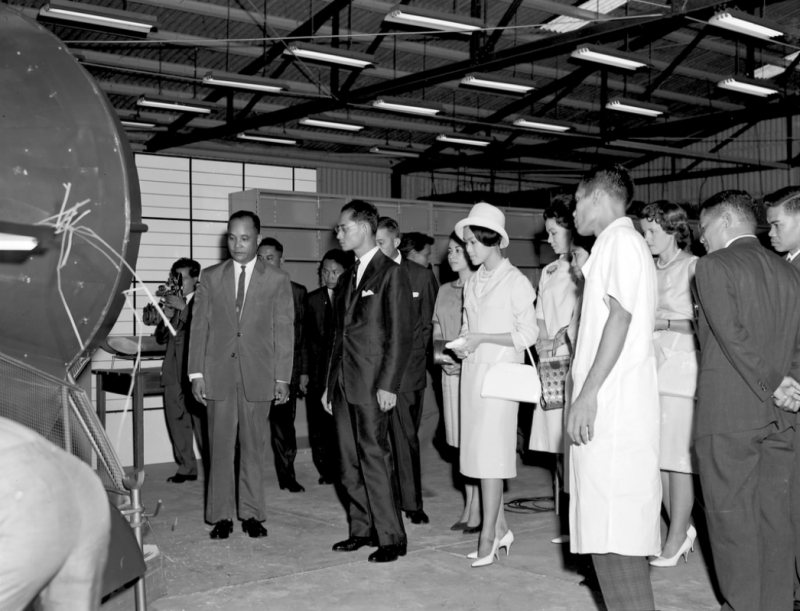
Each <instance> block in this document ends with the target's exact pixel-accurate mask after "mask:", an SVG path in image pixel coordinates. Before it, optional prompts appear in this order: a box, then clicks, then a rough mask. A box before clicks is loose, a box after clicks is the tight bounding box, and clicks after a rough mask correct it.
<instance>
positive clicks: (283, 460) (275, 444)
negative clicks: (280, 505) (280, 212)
mask: <svg viewBox="0 0 800 611" xmlns="http://www.w3.org/2000/svg"><path fill="white" fill-rule="evenodd" d="M258 256H259V257H261V258H262V259H264V261H266V262H267V263H269V264H270V265H274V266H275V267H277V268H278V269H280V268H282V267H283V244H281V243H280V242H278V240H276V239H275V238H264V239H263V240H261V243H260V244H259V245H258ZM307 296H308V291H307V290H306V287H304V286H303V285H302V284H297V283H296V282H292V300H293V301H294V365H293V366H292V380H291V384H290V385H289V400H288V401H287V402H286V403H284V404H283V405H282V406H281V407H279V408H277V409H271V410H270V412H269V424H270V429H271V433H272V452H273V454H274V455H275V472H276V473H277V474H278V485H279V486H280V488H281V490H288V491H289V492H305V490H306V489H305V488H303V486H301V485H300V484H299V483H298V482H297V478H296V477H295V473H294V459H295V457H296V456H297V433H296V432H295V429H294V419H295V417H296V416H297V396H298V395H305V394H306V389H307V387H308V359H307V356H306V342H305V339H304V338H303V321H304V320H305V315H306V307H307V304H306V298H307Z"/></svg>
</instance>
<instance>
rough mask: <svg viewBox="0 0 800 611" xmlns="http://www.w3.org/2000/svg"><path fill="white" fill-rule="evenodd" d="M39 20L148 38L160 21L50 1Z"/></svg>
mask: <svg viewBox="0 0 800 611" xmlns="http://www.w3.org/2000/svg"><path fill="white" fill-rule="evenodd" d="M38 18H39V19H41V20H44V21H59V22H68V23H76V24H83V25H87V26H95V27H97V28H100V29H106V30H118V31H124V32H127V33H130V34H136V35H139V36H147V35H148V34H149V33H150V32H152V31H154V30H156V29H158V21H157V19H156V18H155V17H153V16H152V15H145V14H143V13H132V12H130V11H120V10H116V9H110V8H103V7H99V6H96V5H94V4H84V3H82V2H69V1H68V0H50V2H49V3H48V4H45V5H44V6H43V7H42V8H41V9H39V15H38Z"/></svg>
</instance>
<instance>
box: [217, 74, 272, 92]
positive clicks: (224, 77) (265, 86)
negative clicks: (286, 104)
mask: <svg viewBox="0 0 800 611" xmlns="http://www.w3.org/2000/svg"><path fill="white" fill-rule="evenodd" d="M203 82H204V83H205V84H206V85H216V86H218V87H231V88H232V89H247V90H250V91H264V92H266V93H279V92H281V91H284V90H285V89H286V87H284V86H283V85H282V84H281V83H279V82H278V81H272V80H270V79H265V78H258V77H252V76H245V75H243V74H220V73H214V72H209V73H208V74H206V75H205V76H204V77H203Z"/></svg>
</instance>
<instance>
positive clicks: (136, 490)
mask: <svg viewBox="0 0 800 611" xmlns="http://www.w3.org/2000/svg"><path fill="white" fill-rule="evenodd" d="M123 481H124V484H125V488H127V489H128V490H129V491H130V493H131V504H130V506H127V507H122V508H120V512H121V513H122V515H124V516H126V517H127V518H128V521H129V522H130V523H131V528H132V529H133V534H134V536H135V537H136V542H137V543H138V544H139V549H140V550H141V551H142V554H144V546H143V539H144V538H143V536H142V527H143V526H144V518H145V517H147V516H146V515H145V513H144V505H142V495H141V492H142V485H143V484H144V470H141V469H140V470H138V471H136V472H135V475H134V476H132V477H126V478H125V479H124V480H123ZM160 509H161V501H159V502H158V505H157V506H156V510H155V511H154V512H153V516H156V515H158V512H159V510H160ZM146 575H147V573H146V572H145V574H144V575H142V576H141V577H139V579H138V580H137V581H136V584H135V585H134V596H135V600H136V611H147V593H146V591H145V577H146Z"/></svg>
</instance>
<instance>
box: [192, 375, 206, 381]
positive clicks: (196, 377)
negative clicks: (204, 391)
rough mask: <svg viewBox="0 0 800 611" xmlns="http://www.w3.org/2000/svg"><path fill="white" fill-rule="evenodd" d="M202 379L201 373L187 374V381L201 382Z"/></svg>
mask: <svg viewBox="0 0 800 611" xmlns="http://www.w3.org/2000/svg"><path fill="white" fill-rule="evenodd" d="M202 379H203V374H202V373H190V374H189V380H190V381H191V380H202Z"/></svg>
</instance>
